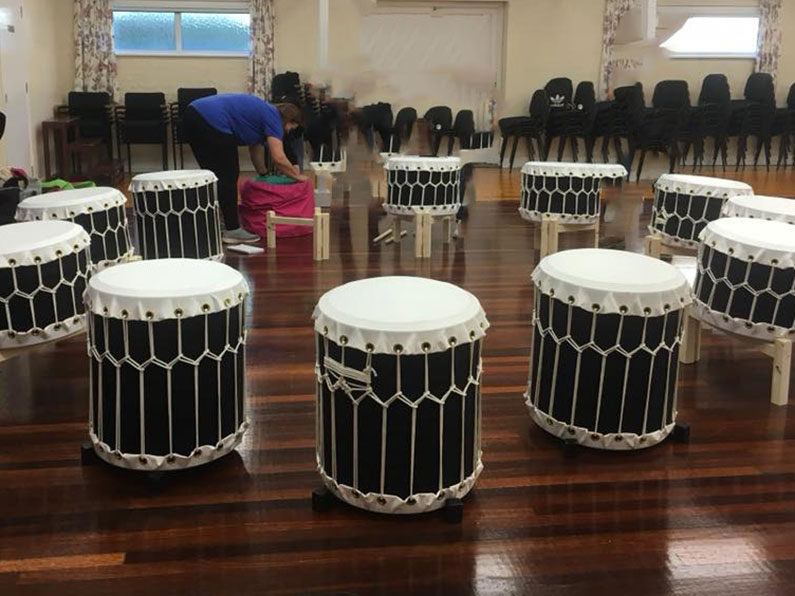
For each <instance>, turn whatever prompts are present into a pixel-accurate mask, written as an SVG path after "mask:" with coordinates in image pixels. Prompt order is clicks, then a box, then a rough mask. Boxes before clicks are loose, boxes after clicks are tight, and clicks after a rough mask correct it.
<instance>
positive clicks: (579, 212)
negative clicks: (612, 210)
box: [519, 173, 602, 224]
mask: <svg viewBox="0 0 795 596" xmlns="http://www.w3.org/2000/svg"><path fill="white" fill-rule="evenodd" d="M601 182H602V181H601V178H598V177H590V176H588V177H581V176H549V175H542V174H528V173H522V192H521V198H520V201H521V202H520V206H519V213H520V214H521V216H522V218H523V219H525V220H527V221H533V222H540V221H542V220H543V219H544V218H547V219H549V218H553V219H557V220H559V221H560V222H563V223H583V224H586V223H593V222H594V221H596V220H597V219H598V218H599V214H600V213H601Z"/></svg>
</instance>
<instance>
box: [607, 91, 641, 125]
mask: <svg viewBox="0 0 795 596" xmlns="http://www.w3.org/2000/svg"><path fill="white" fill-rule="evenodd" d="M613 98H614V101H613V105H612V109H611V112H612V115H613V122H612V126H614V127H617V128H625V127H634V126H637V125H638V124H639V123H640V121H641V119H642V118H643V110H644V108H645V107H646V102H645V100H644V98H643V85H642V84H640V83H635V84H634V85H628V86H626V87H618V88H617V89H616V90H615V91H613Z"/></svg>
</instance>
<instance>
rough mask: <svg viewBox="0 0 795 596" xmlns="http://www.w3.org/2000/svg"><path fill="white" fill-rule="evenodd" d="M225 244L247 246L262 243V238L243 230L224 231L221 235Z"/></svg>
mask: <svg viewBox="0 0 795 596" xmlns="http://www.w3.org/2000/svg"><path fill="white" fill-rule="evenodd" d="M221 239H222V240H223V242H224V244H238V243H240V242H243V243H245V244H253V243H255V242H259V241H260V237H259V236H257V235H256V234H252V233H251V232H247V231H246V230H244V229H243V228H236V229H234V230H224V232H223V234H222V235H221Z"/></svg>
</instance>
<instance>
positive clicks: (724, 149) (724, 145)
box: [720, 137, 729, 172]
mask: <svg viewBox="0 0 795 596" xmlns="http://www.w3.org/2000/svg"><path fill="white" fill-rule="evenodd" d="M720 161H721V164H722V165H723V171H724V172H725V171H726V163H727V162H728V161H729V139H728V138H726V137H723V138H722V139H721V140H720Z"/></svg>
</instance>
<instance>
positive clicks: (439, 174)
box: [384, 166, 462, 215]
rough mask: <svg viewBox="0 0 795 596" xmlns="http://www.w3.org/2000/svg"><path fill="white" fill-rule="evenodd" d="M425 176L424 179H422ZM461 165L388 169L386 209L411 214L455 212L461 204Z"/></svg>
mask: <svg viewBox="0 0 795 596" xmlns="http://www.w3.org/2000/svg"><path fill="white" fill-rule="evenodd" d="M423 179H424V181H423ZM460 187H461V168H460V166H459V167H457V168H455V169H452V168H450V167H445V168H441V167H440V168H436V169H435V168H434V167H433V166H427V168H424V169H422V170H414V169H410V170H405V169H392V170H387V199H386V203H384V208H385V209H386V210H387V211H391V212H394V213H401V214H405V215H411V214H414V213H430V214H434V213H440V214H441V213H449V214H452V213H455V212H456V211H457V210H458V207H460V206H461V201H462V198H461V193H460Z"/></svg>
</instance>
